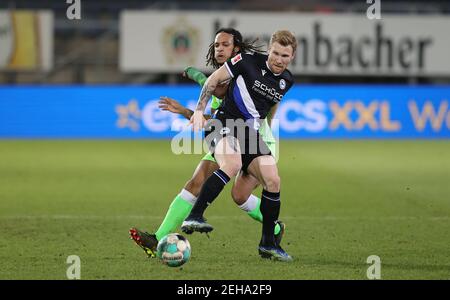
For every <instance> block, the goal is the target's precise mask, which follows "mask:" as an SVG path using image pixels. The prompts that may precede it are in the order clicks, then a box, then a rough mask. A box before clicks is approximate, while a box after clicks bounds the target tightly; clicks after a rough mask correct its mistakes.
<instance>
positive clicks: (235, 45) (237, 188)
mask: <svg viewBox="0 0 450 300" xmlns="http://www.w3.org/2000/svg"><path fill="white" fill-rule="evenodd" d="M247 51H253V52H254V51H258V52H259V50H258V47H255V46H254V45H253V44H252V43H246V42H244V41H243V39H242V35H241V34H240V33H239V32H238V31H237V30H234V29H232V28H222V29H220V30H218V31H217V32H216V36H215V40H214V42H213V43H212V44H211V45H210V48H209V51H208V54H207V56H206V58H207V65H212V66H213V67H214V68H215V69H217V68H219V67H220V66H221V65H223V63H225V61H227V60H228V59H230V58H231V57H233V56H234V55H236V54H237V53H239V52H247ZM184 76H186V77H188V78H190V79H192V80H194V81H196V82H197V83H198V84H200V86H203V84H204V83H205V82H206V79H207V77H206V76H205V75H204V74H203V73H201V72H200V71H198V70H197V69H195V68H193V67H188V68H186V70H185V72H184ZM226 87H227V86H224V88H226ZM220 104H221V100H220V99H219V98H217V97H215V96H213V98H212V103H211V114H214V112H215V111H216V110H217V109H218V108H219V106H220ZM160 108H161V109H162V110H166V111H170V112H172V113H177V114H180V115H183V116H184V117H185V118H187V119H190V118H191V116H192V114H193V111H191V110H189V109H187V108H186V107H183V106H182V105H180V104H179V103H178V102H177V101H176V100H174V99H171V98H168V97H161V100H160ZM275 112H276V107H274V109H273V110H272V111H271V114H270V115H269V116H268V118H267V119H266V120H265V122H264V125H263V126H262V127H261V128H260V132H261V135H262V136H263V137H264V138H263V139H264V141H265V142H266V143H267V145H268V146H269V147H270V150H271V151H272V153H276V151H275V150H276V149H275V148H276V143H275V139H274V137H273V135H272V132H271V130H270V126H269V124H270V121H271V119H272V117H273V116H274V115H275ZM218 168H219V166H218V164H217V162H216V161H215V159H214V158H213V157H212V155H211V153H207V154H206V155H205V156H204V157H203V158H202V160H201V161H200V163H199V164H198V166H197V168H196V170H195V171H194V174H193V176H192V178H191V179H190V180H188V182H187V183H186V184H185V186H184V188H183V189H182V190H181V192H180V193H179V194H178V195H177V196H176V197H175V198H174V199H173V200H172V203H171V204H170V206H169V209H168V211H167V213H166V216H165V218H164V220H163V222H162V223H161V225H160V226H159V228H158V230H157V231H156V232H155V233H154V234H149V233H147V232H143V231H141V230H139V229H137V228H131V229H130V236H131V238H132V239H133V240H134V241H135V242H136V244H138V245H139V246H140V247H141V248H143V249H144V251H145V252H146V253H147V255H149V256H150V257H154V256H155V253H156V246H157V244H158V241H159V240H161V239H162V238H163V237H164V236H166V235H167V234H169V233H171V232H174V230H175V229H176V228H177V227H179V226H180V225H181V224H182V222H183V221H184V219H185V218H186V217H187V216H188V215H189V213H190V212H191V209H192V207H193V205H194V204H195V201H196V200H197V196H198V195H199V193H200V190H201V188H202V185H203V183H204V182H205V180H206V179H207V178H208V177H209V176H211V174H212V173H213V172H214V171H216V170H218ZM258 185H259V182H258V180H257V179H256V178H254V177H253V176H251V175H249V174H247V173H244V172H241V173H240V174H239V176H237V177H236V181H235V183H234V186H233V189H232V197H233V200H234V201H235V202H236V204H237V205H239V207H240V208H241V209H242V210H244V211H246V212H247V214H248V215H249V216H250V217H251V218H253V219H254V220H257V221H259V222H262V220H263V217H262V213H261V210H260V203H261V199H260V198H258V197H256V196H255V195H253V194H252V191H253V190H254V189H255V188H256V187H257V186H258ZM284 227H285V225H284V223H283V222H281V221H278V222H277V224H276V226H275V230H274V234H275V237H276V238H277V242H278V243H279V242H280V241H281V238H282V235H283V233H284ZM211 230H212V228H211Z"/></svg>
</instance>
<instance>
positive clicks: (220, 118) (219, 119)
mask: <svg viewBox="0 0 450 300" xmlns="http://www.w3.org/2000/svg"><path fill="white" fill-rule="evenodd" d="M226 136H233V137H235V138H236V139H237V140H238V141H239V150H240V152H241V160H242V170H243V171H244V172H247V168H248V166H249V165H250V163H251V162H252V161H253V160H254V159H255V158H257V157H259V156H263V155H271V154H272V153H271V151H270V149H269V147H268V146H267V144H266V143H265V142H264V141H263V139H262V137H261V135H260V134H259V131H258V129H257V127H256V128H255V126H254V122H249V121H247V122H245V121H244V120H242V119H235V118H231V117H227V116H226V114H225V113H224V112H222V111H219V112H218V113H217V114H216V118H215V119H211V120H209V121H208V124H207V126H206V131H205V140H206V142H207V143H208V147H209V149H210V151H211V153H212V154H213V156H214V151H215V146H216V145H217V143H218V142H219V141H220V140H221V139H222V138H223V137H226ZM236 150H237V149H236Z"/></svg>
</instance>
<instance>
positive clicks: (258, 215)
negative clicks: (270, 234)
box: [247, 197, 280, 234]
mask: <svg viewBox="0 0 450 300" xmlns="http://www.w3.org/2000/svg"><path fill="white" fill-rule="evenodd" d="M255 198H256V199H258V204H257V205H256V207H255V209H253V210H251V211H249V212H247V214H248V215H249V216H250V217H251V218H252V219H254V220H256V221H258V222H260V223H262V221H263V216H262V213H261V210H260V206H261V199H260V198H258V197H255ZM274 232H275V234H278V233H279V232H280V225H279V224H276V225H275V230H274Z"/></svg>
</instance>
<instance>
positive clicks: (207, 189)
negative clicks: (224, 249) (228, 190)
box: [181, 136, 242, 234]
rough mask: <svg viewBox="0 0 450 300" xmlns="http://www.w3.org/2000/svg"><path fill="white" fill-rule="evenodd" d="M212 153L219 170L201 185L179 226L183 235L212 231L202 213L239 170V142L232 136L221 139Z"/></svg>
mask: <svg viewBox="0 0 450 300" xmlns="http://www.w3.org/2000/svg"><path fill="white" fill-rule="evenodd" d="M214 151H215V152H214V157H215V159H216V161H217V163H218V165H219V167H220V168H219V169H218V170H217V171H215V172H214V173H213V174H212V175H211V176H210V177H209V178H208V179H207V180H206V181H205V183H204V184H203V186H202V189H201V191H200V194H199V196H198V198H197V201H196V202H195V205H194V207H193V208H192V211H191V213H190V214H189V216H188V217H187V218H186V220H185V221H184V222H183V225H182V226H181V229H182V230H183V232H185V233H188V234H189V233H192V232H193V231H198V232H209V231H211V230H213V227H212V226H211V225H210V224H208V223H206V222H205V219H204V218H203V213H204V212H205V210H206V208H207V207H208V205H210V204H211V203H212V202H213V201H214V200H215V199H216V198H217V196H219V194H220V192H221V191H222V190H223V188H224V187H225V185H226V184H227V183H228V182H229V181H230V178H231V177H233V176H236V175H237V174H238V172H239V170H240V169H241V166H242V162H241V154H240V150H239V142H238V141H237V139H236V138H234V137H233V136H225V137H223V138H221V139H220V140H219V141H218V142H217V145H216V146H215V150H214Z"/></svg>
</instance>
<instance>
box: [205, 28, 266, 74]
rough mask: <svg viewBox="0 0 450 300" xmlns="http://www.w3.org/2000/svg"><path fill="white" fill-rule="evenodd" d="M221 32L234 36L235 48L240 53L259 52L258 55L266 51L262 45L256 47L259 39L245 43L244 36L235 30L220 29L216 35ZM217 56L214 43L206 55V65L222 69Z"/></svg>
mask: <svg viewBox="0 0 450 300" xmlns="http://www.w3.org/2000/svg"><path fill="white" fill-rule="evenodd" d="M221 32H225V33H228V34H231V35H232V36H233V43H234V46H235V47H239V49H240V50H239V52H242V53H244V52H258V53H263V52H264V51H263V50H261V47H262V45H258V46H256V45H255V43H256V42H257V41H258V39H255V40H254V41H252V42H245V41H244V40H243V38H242V34H241V33H240V32H239V31H237V30H236V29H234V28H220V29H219V30H217V31H216V34H215V35H214V36H216V35H218V34H219V33H221ZM214 54H215V50H214V42H212V43H211V44H210V45H209V49H208V54H206V65H207V66H209V65H211V66H213V67H214V69H218V68H219V67H220V65H219V63H218V62H217V60H216V59H215V57H214Z"/></svg>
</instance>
